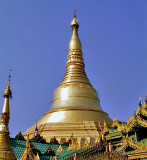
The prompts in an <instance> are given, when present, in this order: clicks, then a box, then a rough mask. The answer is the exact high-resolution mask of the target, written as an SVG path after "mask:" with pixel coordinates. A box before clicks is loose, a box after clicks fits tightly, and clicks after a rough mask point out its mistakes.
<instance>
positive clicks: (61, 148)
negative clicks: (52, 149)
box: [57, 144, 64, 153]
mask: <svg viewBox="0 0 147 160" xmlns="http://www.w3.org/2000/svg"><path fill="white" fill-rule="evenodd" d="M61 152H64V149H63V147H62V145H61V144H60V146H59V148H58V149H57V153H61Z"/></svg>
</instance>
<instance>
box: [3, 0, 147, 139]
mask: <svg viewBox="0 0 147 160" xmlns="http://www.w3.org/2000/svg"><path fill="white" fill-rule="evenodd" d="M74 9H77V19H78V21H79V24H80V28H79V37H80V40H81V42H82V51H83V56H84V62H85V65H86V66H85V69H86V73H87V76H88V78H89V79H90V82H91V83H92V85H93V86H94V88H95V89H96V90H97V91H98V95H99V98H100V101H101V106H102V108H103V110H104V111H106V112H107V113H108V114H109V116H110V117H111V118H112V119H113V117H114V115H115V116H116V117H117V118H118V119H119V120H122V121H127V118H128V117H130V116H131V114H133V113H134V109H137V107H138V102H139V97H142V99H143V102H144V99H145V95H146V94H147V1H146V0H129V1H127V0H103V1H102V0H93V1H90V0H81V1H78V0H74V1H69V0H64V1H59V0H58V1H57V0H50V1H48V0H44V1H40V0H21V1H20V0H13V1H8V0H1V1H0V95H1V96H0V109H1V110H2V106H3V101H4V99H3V97H2V94H3V91H4V89H5V88H6V85H7V79H8V71H9V68H11V70H12V78H11V88H12V92H13V98H12V100H11V102H10V109H11V120H10V132H11V136H12V137H14V136H15V135H16V134H17V133H18V132H19V131H22V132H24V131H25V130H26V129H27V128H29V127H31V126H32V125H33V124H34V123H35V122H36V119H37V120H39V119H40V118H41V117H42V116H43V114H44V113H46V112H47V111H48V110H49V107H50V104H51V100H52V98H53V93H54V90H55V89H56V88H57V87H58V85H59V84H60V82H61V80H62V78H63V76H64V73H65V69H66V60H67V53H68V44H69V40H70V38H71V28H70V22H71V20H72V19H73V11H74Z"/></svg>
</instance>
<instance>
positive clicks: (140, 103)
mask: <svg viewBox="0 0 147 160" xmlns="http://www.w3.org/2000/svg"><path fill="white" fill-rule="evenodd" d="M139 106H140V107H141V106H142V99H141V97H140V98H139Z"/></svg>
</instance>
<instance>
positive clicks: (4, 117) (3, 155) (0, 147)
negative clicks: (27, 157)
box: [0, 73, 14, 160]
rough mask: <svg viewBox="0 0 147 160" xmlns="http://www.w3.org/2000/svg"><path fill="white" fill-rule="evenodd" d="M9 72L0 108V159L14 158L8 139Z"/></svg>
mask: <svg viewBox="0 0 147 160" xmlns="http://www.w3.org/2000/svg"><path fill="white" fill-rule="evenodd" d="M10 77H11V76H10V73H9V80H8V85H7V88H6V90H5V92H4V98H5V101H4V106H3V109H2V114H1V118H0V160H1V159H5V160H14V154H13V151H12V148H11V145H10V141H9V128H8V125H9V119H10V111H9V97H11V96H12V92H11V90H10Z"/></svg>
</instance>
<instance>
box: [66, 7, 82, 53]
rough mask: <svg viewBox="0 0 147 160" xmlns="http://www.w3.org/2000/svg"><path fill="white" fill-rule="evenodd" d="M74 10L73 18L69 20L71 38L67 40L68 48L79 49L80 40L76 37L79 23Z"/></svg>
mask: <svg viewBox="0 0 147 160" xmlns="http://www.w3.org/2000/svg"><path fill="white" fill-rule="evenodd" d="M75 12H76V10H74V18H73V20H72V21H71V28H72V37H71V40H70V42H69V50H74V49H75V50H76V49H79V50H81V42H80V39H79V37H78V28H79V24H78V21H77V19H76V13H75Z"/></svg>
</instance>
